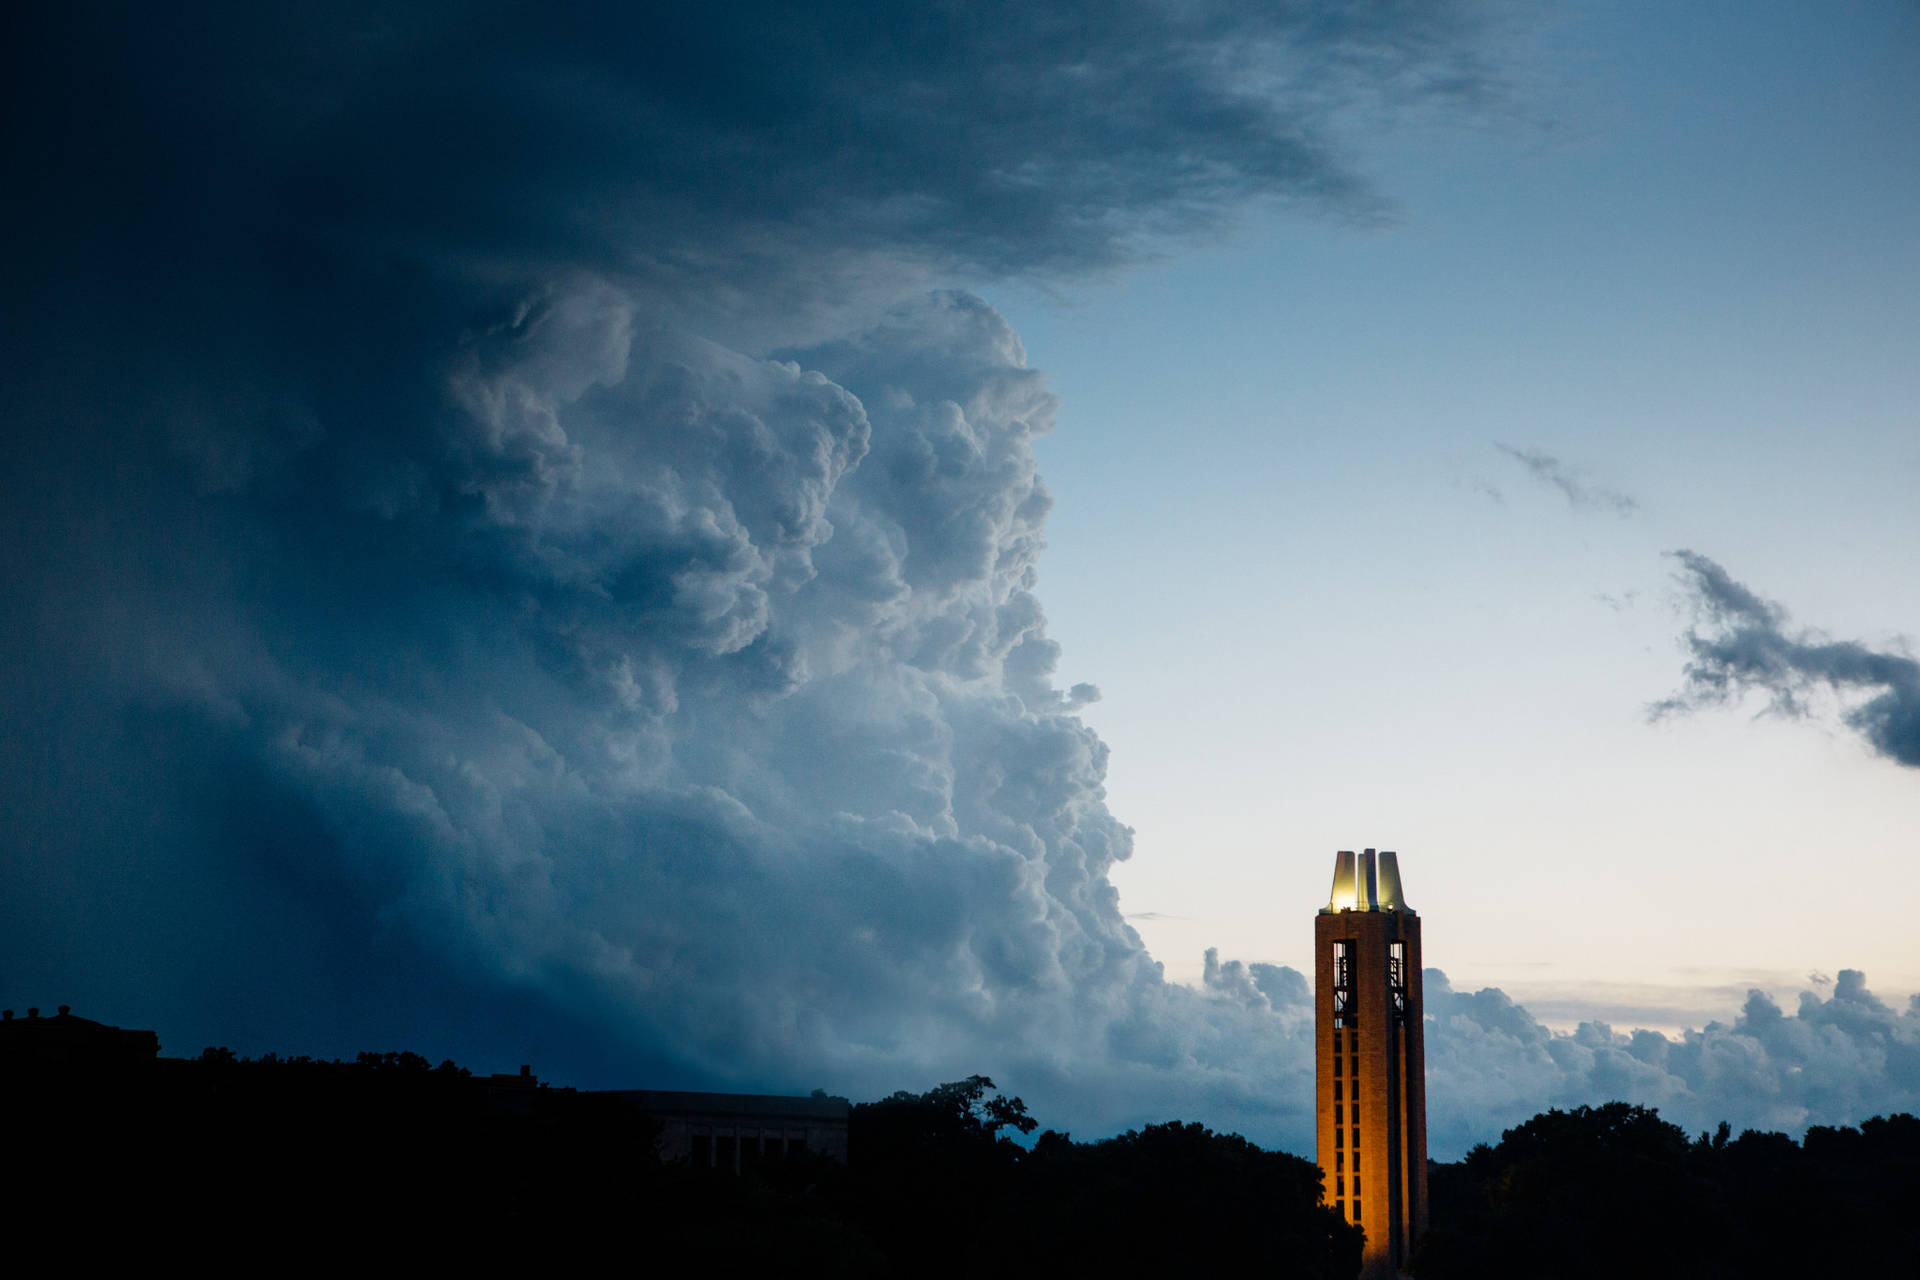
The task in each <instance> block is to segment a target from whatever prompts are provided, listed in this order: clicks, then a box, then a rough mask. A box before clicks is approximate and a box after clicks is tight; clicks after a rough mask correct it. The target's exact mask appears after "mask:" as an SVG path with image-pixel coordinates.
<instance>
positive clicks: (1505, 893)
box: [0, 0, 1920, 1158]
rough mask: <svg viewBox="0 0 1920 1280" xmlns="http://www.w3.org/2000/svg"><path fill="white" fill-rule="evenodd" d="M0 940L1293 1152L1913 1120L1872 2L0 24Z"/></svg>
mask: <svg viewBox="0 0 1920 1280" xmlns="http://www.w3.org/2000/svg"><path fill="white" fill-rule="evenodd" d="M15 23H16V26H17V28H18V29H17V31H16V33H15V36H16V38H14V39H13V40H11V41H10V44H11V45H12V46H13V47H14V48H15V49H17V50H22V51H24V52H25V61H26V65H25V66H24V67H22V68H21V69H20V74H18V75H16V76H14V77H11V80H10V84H9V87H8V89H7V93H8V94H9V101H8V109H7V111H6V113H5V119H6V120H7V126H6V128H7V134H6V147H7V156H8V161H7V163H8V169H9V172H10V173H11V174H12V175H14V180H13V181H11V182H9V183H8V184H7V191H6V193H5V195H4V196H3V197H0V199H4V201H5V204H4V208H5V214H4V216H5V218H6V225H7V230H8V232H9V239H10V241H11V243H12V245H13V246H14V252H13V253H11V254H10V255H9V261H8V262H7V265H6V266H5V268H4V270H5V272H6V280H5V289H6V291H5V296H6V297H7V299H8V303H7V305H6V308H5V312H4V324H5V330H4V333H0V339H3V341H0V350H3V351H4V355H0V361H4V367H5V369H6V385H7V387H8V401H7V410H6V412H7V418H8V422H7V425H6V430H5V433H4V441H0V449H4V456H0V464H4V465H3V466H0V485H3V486H4V489H3V490H0V571H3V572H4V580H5V582H6V584H7V588H8V596H9V599H10V601H11V607H10V608H9V609H8V610H7V611H6V615H7V616H6V620H5V622H4V624H0V715H4V716H5V721H6V723H7V724H8V725H9V726H10V731H9V733H8V734H7V735H6V736H5V739H4V741H0V807H4V810H5V812H6V814H7V815H8V816H7V821H6V823H5V824H4V825H5V835H4V837H3V839H4V844H3V845H0V926H3V927H0V994H3V995H4V996H5V999H6V1002H7V1003H8V1005H9V1006H10V1007H15V1008H20V1007H24V1006H27V1005H30V1004H38V1005H43V1006H48V1005H53V1004H56V1003H69V1004H71V1005H73V1006H74V1008H75V1009H76V1011H78V1012H81V1013H85V1014H87V1015H89V1016H94V1017H99V1018H102V1019H103V1020H107V1021H112V1022H119V1023H122V1024H124V1025H134V1026H153V1027H155V1028H156V1029H158V1030H159V1031H160V1033H161V1037H162V1041H163V1043H164V1044H165V1046H166V1051H167V1052H170V1053H193V1052H197V1051H198V1049H199V1047H200V1046H202V1045H205V1044H226V1045H230V1046H232V1047H233V1048H235V1049H236V1050H238V1051H240V1052H243V1053H260V1052H267V1051H274V1052H281V1053H311V1054H317V1055H338V1054H351V1053H353V1052H356V1051H358V1050H360V1049H364V1048H375V1047H406V1048H410V1049H413V1050H415V1051H417V1052H422V1053H425V1054H426V1055H427V1056H429V1057H432V1058H436V1059H437V1058H439V1057H442V1056H452V1057H456V1058H458V1059H460V1060H461V1061H463V1062H467V1063H469V1064H470V1065H473V1066H475V1067H477V1068H480V1069H509V1068H511V1066H512V1065H514V1064H516V1063H519V1062H531V1063H533V1064H534V1065H535V1067H536V1069H537V1070H538V1071H539V1072H540V1073H541V1074H542V1075H543V1076H544V1077H546V1078H549V1079H554V1080H558V1081H561V1082H566V1083H576V1084H580V1085H583V1086H589V1087H592V1086H606V1087H614V1086H621V1087H642V1086H647V1087H681V1088H716V1089H756V1090H759V1089H765V1090H775V1091H779V1090H788V1091H805V1090H807V1089H810V1088H813V1087H826V1088H829V1089H831V1090H832V1091H834V1092H836V1093H844V1094H847V1095H849V1096H854V1097H863V1096H877V1095H878V1094H881V1093H885V1092H890V1091H892V1090H893V1089H896V1088H926V1087H929V1086H931V1085H932V1084H934V1083H937V1082H939V1081H941V1080H948V1079H956V1078H961V1077H963V1076H966V1075H969V1074H972V1073H975V1072H983V1073H987V1074H991V1075H992V1076H993V1077H994V1078H995V1079H996V1081H998V1082H999V1084H1000V1085H1001V1087H1003V1088H1005V1089H1007V1090H1009V1091H1011V1092H1016V1093H1019V1094H1021V1095H1022V1096H1024V1097H1025V1098H1026V1099H1027V1100H1028V1102H1029V1104H1030V1105H1031V1106H1032V1108H1033V1110H1034V1112H1035V1114H1036V1115H1037V1116H1039V1118H1040V1119H1041V1121H1042V1122H1043V1123H1045V1124H1048V1125H1051V1126H1053V1127H1056V1128H1060V1129H1071V1130H1072V1131H1073V1132H1074V1133H1076V1134H1077V1135H1079V1136H1083V1137H1087V1136H1098V1135H1100V1134H1105V1133H1112V1132H1117V1131H1119V1130H1121V1129H1124V1128H1126V1127H1130V1126H1136V1125H1139V1124H1144V1123H1150V1122H1154V1121H1157V1120H1162V1119H1166V1118H1171V1117H1178V1118H1183V1119H1197V1120H1201V1121H1204V1122H1206V1123H1209V1124H1211V1125H1214V1126H1216V1127H1218V1128H1222V1129H1228V1130H1234V1131H1238V1132H1242V1133H1245V1134H1247V1135H1248V1136H1249V1137H1252V1138H1254V1139H1255V1140H1257V1141H1261V1142H1263V1143H1266V1144H1269V1145H1278V1146H1283V1147H1286V1148H1288V1149H1292V1150H1296V1151H1305V1150H1307V1149H1309V1147H1310V1143H1311V1129H1312V1118H1311V1117H1312V1107H1311V1099H1310V1083H1309V1082H1310V1079H1311V1059H1312V1044H1311V1040H1310V1038H1309V1036H1310V1031H1311V1012H1312V1011H1311V1007H1310V1002H1309V1001H1308V999H1307V984H1306V981H1305V979H1304V978H1303V977H1302V974H1303V973H1306V972H1310V971H1311V959H1312V957H1311V954H1310V949H1309V945H1308V940H1309V938H1310V936H1311V933H1310V925H1311V919H1310V917H1311V916H1312V914H1313V912H1314V911H1315V910H1316V909H1317V908H1318V906H1319V905H1320V904H1321V903H1323V902H1324V901H1325V900H1326V896H1327V893H1328V886H1329V879H1330V873H1331V869H1332V862H1333V858H1332V854H1333V853H1334V851H1335V850H1338V849H1342V848H1360V847H1379V848H1392V849H1396V850H1398V852H1399V853H1400V857H1401V864H1402V868H1403V874H1404V877H1405V884H1406V891H1407V895H1408V898H1409V900H1410V901H1411V902H1412V903H1413V905H1414V906H1415V907H1416V908H1417V909H1418V910H1419V911H1420V912H1421V915H1422V919H1423V926H1424V943H1425V954H1426V957H1427V959H1428V961H1429V963H1430V964H1431V965H1432V966H1433V967H1432V968H1430V969H1429V970H1428V972H1427V974H1426V985H1427V1001H1428V1016H1429V1019H1430V1025H1429V1035H1428V1046H1429V1055H1430V1058H1429V1064H1428V1066H1429V1101H1430V1107H1431V1110H1432V1115H1431V1125H1430V1127H1431V1130H1432V1145H1433V1150H1434V1153H1435V1155H1436V1156H1437V1157H1439V1158H1450V1157H1453V1156H1457V1155H1458V1154H1459V1153H1461V1152H1462V1151H1464V1150H1465V1149H1466V1147H1467V1146H1469V1145H1470V1144H1471V1143H1473V1142H1476V1141H1489V1140H1493V1139H1497V1137H1498V1136H1499V1133H1500V1131H1501V1129H1502V1128H1503V1127H1506V1126H1508V1125H1512V1124H1515V1123H1518V1122H1519V1121H1521V1120H1524V1119H1525V1118H1527V1117H1528V1116H1530V1115H1531V1114H1533V1113H1534V1112H1536V1111H1538V1110H1541V1109H1543V1108H1545V1107H1547V1106H1556V1105H1557V1106H1566V1105H1576V1104H1579V1103H1583V1102H1595V1103H1597V1102H1601V1101H1607V1100H1610V1099H1613V1098H1625V1099H1627V1100H1629V1101H1634V1102H1640V1103H1644V1104H1646V1105H1654V1106H1659V1107H1660V1108H1661V1110H1662V1113H1663V1114H1664V1115H1667V1116H1668V1117H1669V1118H1671V1119H1674V1120H1676V1121H1677V1122H1679V1123H1682V1124H1684V1125H1686V1126H1688V1127H1689V1128H1694V1129H1697V1128H1703V1127H1710V1126H1711V1125H1712V1124H1714V1123H1716V1122H1717V1121H1719V1120H1720V1119H1723V1118H1725V1119H1728V1120H1730V1121H1732V1122H1733V1123H1734V1125H1735V1126H1736V1128H1744V1127H1756V1128H1769V1129H1781V1130H1785V1131H1789V1132H1798V1131H1799V1130H1801V1129H1804V1128H1805V1127H1806V1126H1807V1125H1808V1124H1814V1123H1828V1124H1831V1123H1846V1122H1852V1121H1858V1120H1859V1119H1862V1118H1865V1117H1866V1116H1869V1115H1873V1114H1877V1113H1885V1112H1890V1111H1897V1110H1915V1109H1920V1002H1917V1001H1915V1000H1913V999H1911V998H1910V997H1912V995H1913V993H1914V992H1916V991H1920V960H1916V959H1915V953H1914V950H1913V948H1912V946H1911V944H1910V942H1909V941H1908V940H1909V938H1910V936H1911V929H1910V926H1909V924H1908V922H1907V920H1906V914H1907V908H1906V902H1905V891H1906V890H1907V889H1908V888H1909V887H1910V886H1911V885H1912V884H1913V881H1914V876H1913V873H1912V871H1911V869H1910V853H1911V851H1912V849H1913V844H1914V841H1913V833H1914V832H1916V831H1920V775H1916V772H1915V770H1916V769H1920V664H1916V661H1915V659H1914V657H1913V656H1912V648H1911V641H1910V639H1909V637H1911V636H1912V635H1914V634H1916V632H1920V611H1917V609H1920V606H1916V604H1915V603H1914V602H1915V601H1916V600H1920V592H1916V591H1915V590H1914V588H1915V586H1916V585H1917V584H1916V583H1915V582H1914V576H1915V573H1914V569H1913V560H1912V557H1911V555H1910V549H1911V547H1912V546H1913V545H1914V543H1915V534H1916V533H1920V528H1916V526H1920V514H1916V509H1915V504H1913V503H1912V501H1911V500H1910V494H1911V493H1912V491H1913V488H1914V480H1915V478H1916V475H1920V433H1916V431H1915V430H1914V411H1913V406H1914V405H1915V404H1916V403H1920V396H1917V393H1920V372H1916V370H1915V367H1914V365H1913V362H1912V360H1911V359H1910V358H1903V357H1907V355H1908V353H1909V351H1910V350H1911V347H1912V335H1913V334H1914V332H1915V331H1916V321H1920V288H1916V285H1920V279H1917V278H1916V277H1920V240H1917V239H1916V237H1915V236H1914V235H1913V232H1912V229H1911V222H1912V219H1911V210H1912V209H1913V208H1914V207H1916V200H1915V197H1916V195H1920V191H1917V190H1916V188H1917V187H1920V165H1917V164H1916V163H1915V160H1916V159H1920V93H1916V91H1915V90H1914V88H1913V85H1915V84H1916V83H1920V78H1916V77H1915V75H1914V71H1915V65H1914V64H1915V61H1916V54H1920V15H1916V13H1915V11H1914V10H1913V8H1912V7H1911V6H1909V5H1898V4H1891V3H1885V4H1861V5H1855V6H1847V7H1845V9H1844V10H1843V11H1841V12H1833V11H1830V7H1829V6H1814V5H1810V4H1808V5H1781V6H1773V7H1770V8H1769V10H1768V11H1767V12H1766V13H1765V14H1757V13H1755V12H1753V11H1752V10H1751V8H1750V7H1748V6H1734V5H1718V6H1716V5H1699V6H1687V7H1686V8H1685V9H1684V11H1674V10H1673V9H1672V7H1671V6H1666V7H1656V6H1652V5H1605V6H1580V5H1569V6H1559V7H1552V8H1549V9H1546V10H1544V11H1535V10H1534V9H1532V8H1531V7H1526V8H1522V7H1519V6H1512V7H1509V6H1503V5H1490V4H1472V3H1465V4H1405V5H1402V4H1395V3H1380V4H1375V5H1368V6H1342V7H1338V8H1334V7H1327V6H1317V5H1274V6H1240V5H1232V4H1215V3H1205V2H1202V3H1181V4H1173V3H1149V2H1146V0H1133V2H1130V3H1118V4H1106V5H1100V6H1079V5H1072V4H1031V3H1030V4H1022V5H996V4H974V5H966V6H958V5H955V6H947V5H924V4H911V5H897V6H896V5H873V4H867V5H862V6H859V7H857V8H855V7H851V6H846V7H840V6H831V5H825V4H821V5H812V6H804V7H794V6H776V5H769V6H761V5H754V4H743V5H737V6H731V7H728V8H726V9H724V10H715V9H713V8H712V7H710V6H695V5H684V6H683V5H674V4H662V5H654V6H646V7H644V9H643V10H639V11H629V10H627V9H625V8H622V7H604V8H603V7H593V6H578V7H573V8H570V9H566V10H564V11H555V10H554V9H553V8H551V7H535V6H523V5H518V4H509V3H499V4H484V5H479V6H471V5H465V6H446V5H438V4H429V3H419V4H385V5H366V6H356V5H346V6H341V7H339V8H338V9H337V11H331V12H329V14H328V15H326V17H325V18H324V19H322V18H318V17H316V16H314V15H313V14H312V13H310V12H307V11H305V10H303V9H300V8H297V7H294V6H280V5H273V4H268V5H262V6H257V7H254V8H253V9H251V10H249V11H248V12H247V13H246V14H244V15H237V16H236V15H235V14H233V13H231V12H228V11H216V10H215V9H213V8H196V7H192V6H189V7H187V8H185V9H183V10H180V11H178V12H174V13H167V14H158V13H154V12H149V11H148V10H147V9H146V8H144V7H134V6H119V5H112V4H102V5H95V6H74V7H71V8H69V9H67V10H63V11H62V12H59V13H44V14H28V15H26V16H23V17H18V18H16V19H15Z"/></svg>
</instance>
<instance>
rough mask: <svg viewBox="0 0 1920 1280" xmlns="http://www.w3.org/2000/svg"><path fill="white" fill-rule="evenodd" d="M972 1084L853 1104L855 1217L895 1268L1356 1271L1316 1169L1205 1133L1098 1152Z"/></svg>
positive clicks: (1156, 1131)
mask: <svg viewBox="0 0 1920 1280" xmlns="http://www.w3.org/2000/svg"><path fill="white" fill-rule="evenodd" d="M992 1089H993V1082H992V1081H991V1080H988V1079H986V1078H985V1077H983V1076H974V1077H971V1078H970V1079H968V1080H964V1081H959V1082H956V1083H954V1084H947V1085H942V1086H940V1087H939V1088H937V1089H934V1090H931V1091H930V1092H928V1093H925V1094H908V1093H896V1094H894V1095H893V1096H892V1097H890V1098H886V1099H883V1100H881V1101H879V1102H872V1103H865V1104H862V1105H859V1106H856V1107H855V1108H854V1109H853V1120H852V1130H851V1134H850V1141H849V1145H850V1147H851V1149H852V1152H853V1164H852V1168H851V1169H850V1170H849V1172H850V1174H851V1181H852V1185H853V1190H854V1193H855V1204H856V1212H857V1214H858V1215H859V1221H860V1223H861V1225H862V1226H863V1228H864V1229H865V1231H866V1232H867V1233H868V1234H869V1235H870V1237H871V1238H872V1239H873V1240H874V1242H875V1243H876V1244H877V1245H878V1246H879V1248H880V1250H881V1252H882V1253H883V1254H884V1255H885V1256H886V1257H887V1259H888V1260H889V1261H890V1262H891V1263H892V1264H893V1266H894V1268H895V1270H896V1273H897V1274H933V1275H952V1276H958V1275H993V1274H1005V1273H1007V1272H1008V1271H1009V1270H1011V1271H1013V1272H1015V1273H1025V1274H1049V1275H1062V1274H1065V1275H1072V1274H1080V1273H1087V1272H1093V1273H1099V1274H1119V1275H1154V1276H1169V1275H1174V1276H1178V1275H1229V1274H1237V1273H1239V1272H1240V1271H1241V1270H1242V1269H1247V1268H1252V1269H1254V1270H1253V1271H1252V1272H1251V1274H1258V1275H1285V1276H1297V1277H1303V1278H1310V1280H1320V1278H1322V1277H1325V1278H1327V1280H1331V1278H1332V1277H1342V1278H1344V1277H1348V1276H1351V1275H1353V1274H1354V1272H1355V1270H1356V1269H1357V1268H1358V1266H1359V1262H1360V1239H1361V1237H1360V1233H1359V1232H1358V1231H1357V1230H1355V1229H1353V1228H1352V1227H1349V1226H1348V1225H1347V1224H1346V1223H1345V1222H1343V1221H1342V1220H1341V1219H1340V1217H1339V1215H1337V1214H1336V1213H1335V1212H1334V1211H1333V1210H1332V1209H1330V1208H1327V1207H1325V1206H1323V1205H1321V1204H1319V1198H1320V1174H1319V1170H1318V1169H1317V1168H1315V1167H1314V1165H1313V1164H1312V1163H1311V1162H1310V1161H1306V1160H1302V1159H1300V1158H1299V1157H1297V1156H1291V1155H1286V1154H1284V1153H1280V1152H1273V1151H1263V1150H1261V1149H1260V1148H1259V1147H1256V1146H1254V1145H1253V1144H1252V1143H1250V1142H1248V1141H1247V1140H1245V1139H1244V1138H1240V1137H1237V1136H1232V1135H1227V1134H1217V1133H1214V1132H1212V1131H1211V1130H1209V1129H1207V1128H1205V1127H1203V1126H1201V1125H1198V1124H1180V1123H1177V1122H1176V1123H1169V1124H1161V1125H1152V1126H1149V1127H1147V1128H1146V1129H1143V1130H1139V1131H1137V1132H1128V1133H1124V1134H1121V1135H1120V1136H1119V1137H1117V1138H1109V1139H1106V1140H1104V1141H1101V1142H1092V1143H1076V1142H1073V1141H1072V1140H1071V1139H1070V1138H1069V1137H1068V1136H1067V1135H1066V1134H1062V1133H1054V1132H1052V1131H1048V1132H1046V1133H1043V1134H1041V1135H1040V1137H1039V1139H1038V1141H1036V1142H1035V1143H1034V1144H1033V1146H1032V1149H1031V1150H1027V1151H1022V1150H1021V1148H1020V1147H1019V1146H1018V1145H1017V1144H1015V1143H1014V1142H1013V1141H1012V1139H1011V1138H1010V1136H1009V1133H1008V1131H1009V1130H1012V1131H1017V1132H1020V1133H1023V1134H1024V1133H1030V1132H1032V1130H1033V1129H1034V1128H1036V1127H1037V1125H1036V1122H1035V1121H1034V1120H1033V1118H1032V1117H1030V1116H1028V1115H1027V1112H1026V1107H1025V1105H1024V1104H1022V1103H1021V1101H1020V1100H1019V1099H1018V1098H1006V1097H1004V1096H1001V1095H999V1094H996V1093H990V1092H989V1091H990V1090H992Z"/></svg>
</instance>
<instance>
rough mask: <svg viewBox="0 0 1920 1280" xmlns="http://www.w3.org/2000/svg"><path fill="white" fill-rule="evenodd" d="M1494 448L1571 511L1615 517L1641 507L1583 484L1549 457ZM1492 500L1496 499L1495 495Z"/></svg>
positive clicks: (1624, 497)
mask: <svg viewBox="0 0 1920 1280" xmlns="http://www.w3.org/2000/svg"><path fill="white" fill-rule="evenodd" d="M1493 447H1494V448H1496V449H1498V450H1499V451H1500V452H1502V453H1504V454H1506V455H1507V456H1508V457H1509V458H1512V459H1513V460H1514V461H1515V462H1518V463H1519V464H1520V465H1521V466H1522V467H1525V468H1526V470H1527V474H1528V475H1530V476H1532V477H1533V478H1534V479H1535V480H1538V481H1539V482H1540V483H1541V484H1545V485H1550V486H1552V487H1553V488H1555V489H1557V490H1559V491H1560V495H1561V496H1562V497H1564V498H1565V499H1566V500H1567V505H1568V506H1570V507H1574V508H1576V509H1580V508H1585V509H1588V510H1594V511H1611V512H1613V513H1614V514H1615V515H1622V516H1624V515H1631V514H1632V513H1633V512H1635V511H1638V510H1639V509H1640V504H1639V503H1638V502H1635V501H1634V500H1633V499H1632V498H1630V497H1628V496H1627V495H1626V494H1624V493H1617V492H1615V491H1614V490H1612V489H1606V488H1602V487H1601V486H1599V485H1596V484H1593V483H1591V482H1589V481H1586V480H1582V479H1581V478H1580V477H1579V475H1578V473H1577V472H1576V471H1574V470H1573V469H1572V468H1570V467H1568V466H1567V464H1566V463H1564V462H1562V461H1561V460H1560V459H1558V458H1556V457H1554V456H1553V455H1552V454H1550V453H1541V452H1539V451H1538V450H1532V449H1516V448H1514V447H1513V446H1512V445H1509V444H1500V443H1498V442H1495V444H1494V446H1493ZM1495 497H1496V498H1497V497H1498V494H1496V495H1495Z"/></svg>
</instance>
